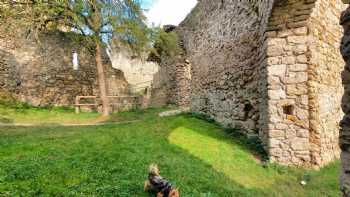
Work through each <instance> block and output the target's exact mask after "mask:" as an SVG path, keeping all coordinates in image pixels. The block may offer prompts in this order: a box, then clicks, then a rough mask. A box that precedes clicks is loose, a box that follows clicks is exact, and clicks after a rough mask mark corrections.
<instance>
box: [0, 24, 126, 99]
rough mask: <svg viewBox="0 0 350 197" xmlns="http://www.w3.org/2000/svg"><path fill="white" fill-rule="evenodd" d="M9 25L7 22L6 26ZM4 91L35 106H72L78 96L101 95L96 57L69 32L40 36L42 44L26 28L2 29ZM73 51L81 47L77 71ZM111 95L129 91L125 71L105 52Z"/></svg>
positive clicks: (0, 68)
mask: <svg viewBox="0 0 350 197" xmlns="http://www.w3.org/2000/svg"><path fill="white" fill-rule="evenodd" d="M4 26H5V25H4ZM0 32H1V33H0V90H1V91H6V92H8V93H11V94H12V95H13V96H14V97H15V98H16V99H18V100H20V101H22V102H27V103H29V104H31V105H34V106H47V105H55V106H71V105H73V104H74V103H75V97H76V96H78V95H80V96H91V95H98V94H99V93H98V86H97V76H96V66H95V58H94V56H93V55H91V53H90V52H89V51H88V50H87V49H85V48H82V47H81V46H79V44H73V42H72V41H71V40H70V39H69V37H67V36H66V34H67V33H62V32H54V33H48V34H43V35H41V36H40V43H39V44H38V42H36V41H34V40H33V39H25V38H23V37H22V36H21V35H22V34H21V33H23V32H22V31H19V32H12V33H13V35H9V32H8V31H7V30H4V29H1V28H0ZM72 50H77V52H78V58H79V69H78V70H73V65H72ZM103 59H104V64H105V65H106V68H107V70H108V71H107V72H108V74H107V76H108V89H109V94H110V95H120V94H127V93H128V91H129V88H128V86H129V85H128V83H127V82H126V80H125V78H124V75H123V73H122V72H121V71H120V70H117V69H113V68H112V67H111V63H110V61H109V58H108V56H107V55H106V54H105V55H104V58H103Z"/></svg>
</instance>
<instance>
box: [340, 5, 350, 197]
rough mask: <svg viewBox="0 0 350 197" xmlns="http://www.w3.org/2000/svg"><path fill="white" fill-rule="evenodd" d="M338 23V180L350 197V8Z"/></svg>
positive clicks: (346, 194)
mask: <svg viewBox="0 0 350 197" xmlns="http://www.w3.org/2000/svg"><path fill="white" fill-rule="evenodd" d="M348 3H349V2H348ZM340 23H341V25H343V27H344V37H343V39H342V44H341V53H342V55H343V57H344V60H345V61H346V64H345V67H344V71H343V73H342V80H343V84H344V89H345V92H344V96H343V100H342V109H343V111H344V113H345V116H344V117H343V120H342V121H341V130H340V147H341V150H342V154H341V159H342V170H341V179H340V180H341V189H342V191H343V194H344V197H348V196H350V47H349V46H350V7H348V8H347V9H346V10H345V11H344V13H343V14H342V17H341V19H340Z"/></svg>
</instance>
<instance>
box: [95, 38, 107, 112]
mask: <svg viewBox="0 0 350 197" xmlns="http://www.w3.org/2000/svg"><path fill="white" fill-rule="evenodd" d="M96 66H97V78H98V85H99V88H100V97H101V101H102V114H103V116H108V115H109V112H110V110H109V107H110V106H109V101H108V97H107V96H108V95H107V83H106V72H105V68H104V65H103V63H102V58H101V46H100V44H99V43H98V42H96Z"/></svg>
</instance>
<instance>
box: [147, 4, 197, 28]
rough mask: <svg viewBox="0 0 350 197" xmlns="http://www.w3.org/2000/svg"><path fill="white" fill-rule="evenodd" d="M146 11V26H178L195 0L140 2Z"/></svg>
mask: <svg viewBox="0 0 350 197" xmlns="http://www.w3.org/2000/svg"><path fill="white" fill-rule="evenodd" d="M142 4H143V7H144V9H147V11H146V13H145V14H146V17H147V19H148V24H149V25H151V24H154V25H167V24H172V25H178V24H179V23H180V22H181V21H182V20H183V19H185V17H186V16H187V14H188V13H190V11H191V10H192V8H193V7H194V6H195V5H196V4H197V0H142Z"/></svg>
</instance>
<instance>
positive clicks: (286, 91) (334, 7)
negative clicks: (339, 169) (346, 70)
mask: <svg viewBox="0 0 350 197" xmlns="http://www.w3.org/2000/svg"><path fill="white" fill-rule="evenodd" d="M342 6H343V4H342V3H341V1H340V0H332V1H324V0H318V1H314V0H311V1H309V0H302V1H300V0H287V1H276V2H275V5H274V8H273V11H272V15H271V18H270V20H269V26H268V32H267V36H268V39H267V46H268V48H267V56H268V59H267V62H268V67H267V72H268V89H269V90H268V95H269V101H268V105H269V107H268V113H269V123H268V124H269V128H268V130H267V132H268V133H269V134H268V136H269V148H268V149H269V154H270V157H271V159H272V160H273V161H277V162H279V163H283V164H287V165H290V164H293V165H304V166H305V165H311V166H322V165H325V164H327V163H329V162H330V161H333V160H334V159H335V158H337V157H339V148H338V133H339V126H338V122H339V120H340V117H341V115H342V113H341V111H340V97H341V94H342V86H341V82H340V80H339V78H340V70H341V66H342V59H341V56H340V54H339V52H338V50H337V48H338V46H339V39H340V33H341V28H340V26H339V25H338V23H337V17H338V16H339V14H340V12H341V8H342ZM330 95H332V96H330Z"/></svg>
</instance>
